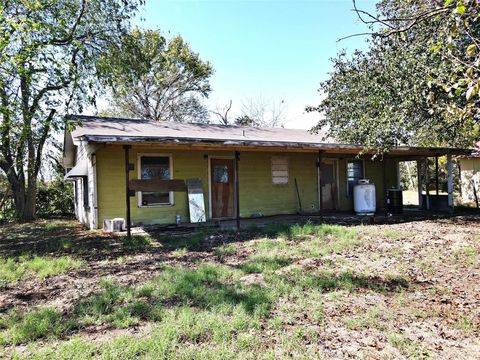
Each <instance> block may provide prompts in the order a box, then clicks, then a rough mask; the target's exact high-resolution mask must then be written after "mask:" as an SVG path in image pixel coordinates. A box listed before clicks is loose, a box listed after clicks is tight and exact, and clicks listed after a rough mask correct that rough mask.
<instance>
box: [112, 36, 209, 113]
mask: <svg viewBox="0 0 480 360" xmlns="http://www.w3.org/2000/svg"><path fill="white" fill-rule="evenodd" d="M103 64H104V65H105V71H104V72H103V78H104V80H105V83H106V84H107V85H108V87H109V88H110V90H111V93H112V105H113V109H111V112H112V111H113V113H117V114H119V115H125V116H131V117H140V118H145V119H153V120H160V121H179V122H205V121H207V118H208V111H207V110H206V109H205V107H204V106H203V104H202V100H203V98H205V97H207V96H208V94H209V93H210V91H211V88H210V84H209V78H210V76H211V75H212V74H213V68H212V66H211V64H210V63H208V62H205V61H203V60H202V59H201V58H200V56H199V54H197V53H195V52H193V51H192V50H191V48H190V47H189V45H188V44H187V43H185V42H184V40H183V39H182V37H180V36H176V37H174V38H172V39H170V40H167V39H166V38H165V37H164V36H163V35H162V34H161V33H160V32H159V31H157V30H140V29H134V30H132V31H131V32H130V33H129V34H128V35H127V36H125V37H124V39H123V41H122V44H121V47H116V46H113V47H110V49H109V51H108V52H107V53H106V54H105V56H104V58H103Z"/></svg>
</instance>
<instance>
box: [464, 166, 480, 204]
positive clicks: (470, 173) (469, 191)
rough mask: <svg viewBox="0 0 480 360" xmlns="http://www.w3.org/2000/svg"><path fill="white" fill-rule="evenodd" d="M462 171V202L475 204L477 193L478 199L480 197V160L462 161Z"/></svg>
mask: <svg viewBox="0 0 480 360" xmlns="http://www.w3.org/2000/svg"><path fill="white" fill-rule="evenodd" d="M459 161H460V169H461V178H462V201H463V202H465V203H473V202H474V201H475V192H474V191H473V184H475V191H476V193H477V197H479V196H480V158H469V159H460V160H459Z"/></svg>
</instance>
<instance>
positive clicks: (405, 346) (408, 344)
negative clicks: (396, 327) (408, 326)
mask: <svg viewBox="0 0 480 360" xmlns="http://www.w3.org/2000/svg"><path fill="white" fill-rule="evenodd" d="M387 339H388V342H389V343H390V344H391V345H392V346H393V347H395V348H397V349H398V351H400V353H402V355H405V356H407V357H408V358H411V359H429V358H431V354H430V352H429V351H428V350H427V349H425V348H424V347H423V346H422V345H421V344H419V343H418V342H416V341H414V340H411V339H409V338H408V337H406V336H404V335H399V334H390V335H388V336H387Z"/></svg>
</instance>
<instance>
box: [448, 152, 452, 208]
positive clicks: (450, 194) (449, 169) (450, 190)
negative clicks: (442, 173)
mask: <svg viewBox="0 0 480 360" xmlns="http://www.w3.org/2000/svg"><path fill="white" fill-rule="evenodd" d="M447 191H448V208H449V209H450V212H453V169H452V154H450V153H449V154H447Z"/></svg>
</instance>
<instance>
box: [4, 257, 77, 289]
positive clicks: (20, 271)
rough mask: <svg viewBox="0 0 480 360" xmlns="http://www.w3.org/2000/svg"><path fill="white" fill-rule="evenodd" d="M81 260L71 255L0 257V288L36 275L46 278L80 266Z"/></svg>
mask: <svg viewBox="0 0 480 360" xmlns="http://www.w3.org/2000/svg"><path fill="white" fill-rule="evenodd" d="M81 265H82V263H81V261H79V260H76V259H74V258H72V257H70V256H61V257H48V256H37V255H35V256H31V255H23V256H20V257H18V258H11V257H9V258H6V259H1V258H0V288H1V287H6V286H12V285H15V284H16V283H17V282H19V281H21V280H23V279H25V278H27V277H29V276H36V277H38V278H39V279H45V278H47V277H50V276H55V275H60V274H64V273H66V272H68V271H70V270H75V269H78V268H80V266H81Z"/></svg>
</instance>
